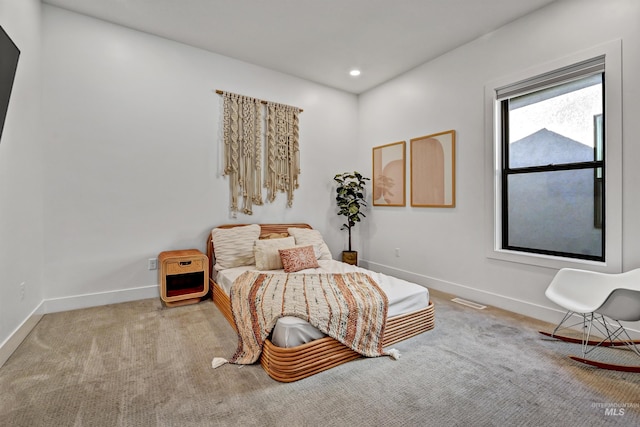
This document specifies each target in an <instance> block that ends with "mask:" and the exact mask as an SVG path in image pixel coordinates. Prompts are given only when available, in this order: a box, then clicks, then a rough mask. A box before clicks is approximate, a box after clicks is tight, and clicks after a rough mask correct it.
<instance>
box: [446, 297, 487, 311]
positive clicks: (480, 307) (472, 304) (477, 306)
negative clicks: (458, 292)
mask: <svg viewBox="0 0 640 427" xmlns="http://www.w3.org/2000/svg"><path fill="white" fill-rule="evenodd" d="M451 301H453V302H457V303H458V304H462V305H466V306H467V307H471V308H475V309H476V310H484V309H485V308H487V306H486V305H482V304H478V303H477V302H473V301H467V300H466V299H462V298H454V299H452V300H451Z"/></svg>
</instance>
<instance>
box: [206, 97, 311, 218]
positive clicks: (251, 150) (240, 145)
mask: <svg viewBox="0 0 640 427" xmlns="http://www.w3.org/2000/svg"><path fill="white" fill-rule="evenodd" d="M216 93H218V94H219V95H222V97H223V116H222V117H223V123H222V129H223V144H224V172H223V175H226V176H228V177H229V190H230V210H231V213H232V215H233V216H235V215H236V214H237V213H238V212H242V213H244V214H246V215H251V214H253V206H254V205H262V203H263V200H262V173H261V172H262V168H261V165H262V145H263V132H262V123H263V116H262V111H263V109H266V130H265V132H264V133H265V138H264V141H265V142H264V144H265V145H266V150H265V151H266V152H265V155H264V186H265V187H266V188H267V201H269V202H273V201H274V200H275V198H276V193H277V192H284V193H287V206H289V207H291V206H292V204H293V192H294V190H295V189H297V188H298V175H299V174H300V154H299V141H298V115H299V114H300V113H301V112H302V110H301V109H299V108H297V107H292V106H289V105H283V104H276V103H273V102H268V101H262V100H260V99H256V98H250V97H247V96H244V95H238V94H235V93H230V92H224V91H221V90H217V91H216ZM265 106H266V107H265Z"/></svg>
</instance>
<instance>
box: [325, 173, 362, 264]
mask: <svg viewBox="0 0 640 427" xmlns="http://www.w3.org/2000/svg"><path fill="white" fill-rule="evenodd" d="M333 180H334V181H335V182H337V183H338V186H337V187H336V202H337V204H338V209H339V211H338V215H343V216H344V217H346V222H345V223H344V224H342V227H340V230H347V231H348V232H349V252H351V228H353V227H354V226H355V225H356V223H358V222H360V221H361V220H362V218H364V217H365V216H366V215H365V214H364V213H363V212H362V210H361V209H362V208H363V207H365V206H367V202H366V201H365V199H364V187H365V185H366V181H369V178H366V177H364V176H362V174H360V173H358V172H344V173H339V174H337V175H336V176H334V177H333Z"/></svg>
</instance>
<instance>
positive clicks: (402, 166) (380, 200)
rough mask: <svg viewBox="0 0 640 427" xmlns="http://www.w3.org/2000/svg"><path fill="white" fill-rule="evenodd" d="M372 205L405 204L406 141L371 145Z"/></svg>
mask: <svg viewBox="0 0 640 427" xmlns="http://www.w3.org/2000/svg"><path fill="white" fill-rule="evenodd" d="M372 159H373V175H372V176H373V206H405V205H406V196H405V195H406V173H407V172H406V141H399V142H393V143H391V144H386V145H381V146H378V147H373V153H372Z"/></svg>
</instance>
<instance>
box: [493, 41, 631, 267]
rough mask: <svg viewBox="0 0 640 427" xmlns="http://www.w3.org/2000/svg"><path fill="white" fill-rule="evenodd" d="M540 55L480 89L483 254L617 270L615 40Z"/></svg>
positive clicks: (618, 79) (618, 49) (618, 68)
mask: <svg viewBox="0 0 640 427" xmlns="http://www.w3.org/2000/svg"><path fill="white" fill-rule="evenodd" d="M538 60H539V61H540V65H537V66H533V67H530V68H528V69H525V70H521V71H516V72H512V73H511V74H510V75H506V76H505V77H501V78H499V79H496V80H493V81H490V82H487V84H486V86H485V108H486V110H485V111H486V113H487V114H486V116H485V118H486V126H485V130H486V134H485V135H486V142H487V146H486V148H487V149H486V151H485V154H486V156H485V184H486V185H485V197H486V200H487V201H489V203H487V204H486V205H485V207H486V210H485V212H486V216H485V220H486V222H485V224H486V228H485V232H486V243H487V245H486V256H487V257H488V258H491V259H495V260H501V261H508V262H516V263H523V264H527V265H534V266H541V267H547V268H552V269H558V268H565V267H571V268H587V269H591V270H595V271H603V272H611V273H615V272H620V271H622V242H623V230H622V195H623V186H622V146H623V138H622V43H621V41H620V40H614V41H611V42H607V43H604V44H601V45H595V46H592V47H590V48H588V49H585V50H583V51H580V52H577V53H574V54H572V55H569V56H566V57H564V58H559V59H555V60H553V61H548V60H545V58H544V57H541V58H538ZM514 82H515V83H514ZM576 105H579V107H575V106H576ZM577 112H580V114H577ZM558 123H559V124H560V125H559V124H558ZM567 124H572V126H567ZM563 147H564V149H563ZM585 147H586V148H585ZM561 154H562V155H561ZM550 231H553V232H550Z"/></svg>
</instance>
